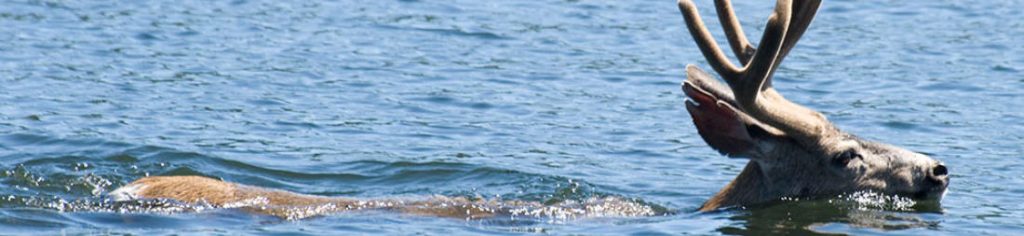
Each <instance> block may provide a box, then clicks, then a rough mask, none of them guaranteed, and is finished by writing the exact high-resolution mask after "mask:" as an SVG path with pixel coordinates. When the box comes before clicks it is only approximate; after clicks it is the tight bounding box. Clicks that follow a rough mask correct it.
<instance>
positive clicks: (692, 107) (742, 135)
mask: <svg viewBox="0 0 1024 236" xmlns="http://www.w3.org/2000/svg"><path fill="white" fill-rule="evenodd" d="M683 92H684V93H686V96H688V97H690V99H688V100H686V110H687V111H689V112H690V116H691V117H693V124H694V125H695V126H697V133H700V136H701V138H703V139H704V142H707V143H708V145H710V146H711V147H712V148H714V149H715V150H718V152H719V153H721V154H723V155H727V156H730V157H745V156H749V155H748V154H749V153H750V151H751V150H753V148H754V143H755V142H754V138H752V137H751V136H750V133H749V132H748V131H747V125H746V123H745V122H743V120H742V119H743V118H741V116H743V113H741V112H739V111H738V110H736V108H734V107H733V106H732V105H729V103H728V102H726V101H723V100H721V99H719V98H718V97H716V96H714V95H713V94H712V93H709V92H707V91H704V90H702V89H701V88H700V87H696V86H694V85H693V84H691V82H690V81H686V82H684V83H683Z"/></svg>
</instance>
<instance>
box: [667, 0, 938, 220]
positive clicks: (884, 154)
mask: <svg viewBox="0 0 1024 236" xmlns="http://www.w3.org/2000/svg"><path fill="white" fill-rule="evenodd" d="M820 4H821V1H820V0H779V1H778V2H777V3H776V5H775V10H774V12H773V13H772V14H771V16H770V17H769V18H768V24H767V25H766V26H765V30H764V34H763V35H762V37H761V41H760V43H759V44H758V46H757V48H755V47H753V46H752V45H751V44H750V42H748V41H747V39H746V36H745V35H744V34H743V31H742V29H741V27H740V23H739V21H738V20H737V18H736V15H735V13H734V12H733V10H732V6H731V4H730V2H729V1H728V0H716V1H715V8H716V10H717V13H718V18H719V20H720V22H721V23H722V28H723V29H724V30H725V35H726V37H727V38H728V41H729V45H730V46H731V47H732V49H733V52H734V53H735V54H736V57H737V58H738V59H739V61H740V62H741V63H742V64H741V65H742V66H741V67H740V66H736V65H733V63H732V62H731V61H729V59H728V58H727V57H726V55H725V53H723V52H722V50H721V49H720V48H719V47H718V45H717V43H716V42H715V40H714V39H713V38H712V36H711V33H709V32H708V30H707V28H706V27H705V26H704V23H703V22H702V20H701V19H700V15H699V14H698V12H697V8H696V6H695V5H694V4H693V2H692V1H691V0H680V1H679V10H680V11H681V12H682V14H683V18H684V20H685V22H686V26H687V29H688V30H689V31H690V34H691V35H692V36H693V39H694V41H695V42H696V43H697V47H699V48H700V51H701V53H702V54H703V55H704V57H705V58H706V59H707V61H708V64H710V65H711V68H712V69H714V71H715V72H717V73H718V74H719V75H720V76H721V77H722V79H723V80H725V82H726V85H722V84H721V83H719V82H718V81H716V80H715V79H713V78H712V76H711V75H709V74H708V73H706V72H704V71H703V70H701V69H699V68H697V66H695V65H688V66H687V67H686V75H687V80H686V81H685V82H683V86H682V87H683V92H684V93H685V94H686V96H688V97H689V98H690V99H689V100H687V102H686V109H687V110H688V111H689V113H690V116H691V117H692V118H693V123H694V125H695V126H696V127H697V131H698V133H700V135H701V137H702V138H704V141H705V142H707V143H708V145H710V146H711V147H712V148H714V149H716V150H718V151H719V152H721V153H722V154H725V155H728V156H733V157H745V158H749V159H750V161H749V162H748V163H747V166H746V167H745V168H744V169H743V171H741V172H740V174H739V175H738V176H737V177H736V178H735V179H734V180H733V181H732V182H731V183H729V184H728V185H726V186H725V187H724V188H722V190H721V191H719V192H718V193H717V194H715V195H714V196H713V197H711V199H710V200H708V201H707V202H705V203H704V204H703V206H701V208H700V210H702V211H709V210H714V209H718V208H722V207H729V206H743V205H753V204H760V203H766V202H770V201H774V200H779V199H781V198H787V197H790V198H800V197H814V196H836V195H839V194H844V193H853V192H860V191H873V192H879V193H883V194H891V195H898V196H904V197H912V198H918V199H922V198H924V199H937V198H941V196H942V194H943V193H945V190H946V186H947V185H948V184H949V179H948V176H947V169H946V167H945V166H944V165H942V164H941V163H939V162H938V161H935V160H933V159H931V158H929V157H927V156H925V155H923V154H919V153H914V152H911V151H907V150H904V149H902V148H899V147H895V146H891V145H886V144H881V143H877V142H872V141H868V140H864V139H861V138H858V137H856V136H854V135H851V134H848V133H845V132H842V131H840V130H839V129H838V128H836V127H835V126H834V125H832V123H830V122H829V121H828V120H827V119H826V118H825V116H824V115H822V114H821V113H818V112H816V111H814V110H811V109H809V108H806V107H803V106H801V105H798V104H796V103H793V102H790V101H789V100H787V99H786V98H784V97H782V95H781V94H779V93H778V91H776V90H775V89H774V88H773V86H772V81H771V80H772V76H773V74H774V72H775V70H776V69H778V66H779V63H781V62H782V60H783V59H784V58H785V57H786V55H787V54H788V53H789V51H790V50H791V49H792V48H793V46H795V45H796V42H797V40H799V39H800V36H802V35H803V33H804V31H805V30H806V29H807V27H808V26H809V25H810V23H811V20H812V19H813V18H814V14H815V13H816V11H817V9H818V6H820Z"/></svg>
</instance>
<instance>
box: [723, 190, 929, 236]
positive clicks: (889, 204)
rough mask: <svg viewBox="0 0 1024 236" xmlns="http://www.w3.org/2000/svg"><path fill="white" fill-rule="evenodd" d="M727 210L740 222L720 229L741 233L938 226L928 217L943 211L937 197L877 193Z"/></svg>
mask: <svg viewBox="0 0 1024 236" xmlns="http://www.w3.org/2000/svg"><path fill="white" fill-rule="evenodd" d="M724 211H726V212H736V213H737V214H736V215H735V216H732V217H730V219H733V220H735V221H737V222H736V224H733V225H729V226H725V227H721V228H719V229H718V231H719V232H721V233H725V234H740V235H762V234H764V233H766V232H771V233H775V234H786V235H793V234H809V233H822V234H845V233H849V232H858V231H861V232H868V233H870V232H886V231H893V230H906V229H914V228H922V229H937V228H938V227H939V224H940V220H936V219H934V218H935V217H929V216H930V215H940V214H942V208H941V206H940V205H939V202H937V201H934V200H926V201H915V200H913V199H910V198H905V197H899V196H887V195H883V194H878V193H874V192H857V193H853V194H849V195H843V196H838V197H834V198H825V199H784V200H781V201H779V202H777V203H773V204H768V205H764V206H757V207H748V208H741V209H728V210H724ZM717 214H721V213H717Z"/></svg>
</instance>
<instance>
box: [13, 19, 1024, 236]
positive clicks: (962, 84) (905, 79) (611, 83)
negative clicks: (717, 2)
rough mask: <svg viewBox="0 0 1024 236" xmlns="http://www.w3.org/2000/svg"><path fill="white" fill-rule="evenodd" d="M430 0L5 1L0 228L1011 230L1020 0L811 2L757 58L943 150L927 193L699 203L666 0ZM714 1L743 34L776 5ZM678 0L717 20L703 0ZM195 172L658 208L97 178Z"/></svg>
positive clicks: (886, 130)
mask: <svg viewBox="0 0 1024 236" xmlns="http://www.w3.org/2000/svg"><path fill="white" fill-rule="evenodd" d="M439 2H442V1H413V0H409V1H392V0H381V1H347V0H341V1H324V2H317V3H302V2H281V1H246V0H237V1H217V2H210V1H191V0H183V1H118V2H105V1H96V2H88V1H51V0H32V1H3V3H2V7H0V84H2V87H0V88H2V89H0V230H2V231H0V232H3V233H2V234H8V233H10V234H38V233H47V234H56V233H67V234H82V233H84V234H92V233H116V234H121V233H128V234H143V235H150V234H249V233H259V234H313V235H328V234H419V233H423V234H452V235H463V234H507V233H520V232H543V233H551V234H575V233H578V234H754V235H760V234H767V233H812V232H813V233H840V234H843V233H849V234H876V233H877V234H889V233H892V234H906V235H924V234H928V235H934V234H951V235H989V234H991V235H1004V234H1019V233H1021V232H1024V203H1022V201H1021V199H1022V197H1024V187H1022V186H1024V171H1022V170H1024V155H1022V153H1024V145H1022V144H1024V111H1021V107H1022V106H1024V99H1021V97H1020V95H1021V94H1022V93H1024V72H1022V70H1024V47H1022V46H1021V42H1022V41H1021V40H1022V36H1024V21H1022V20H1021V19H1024V12H1022V11H1024V2H1022V1H1014V0H1010V1H1002V0H996V1H952V0H938V1H838V0H834V1H825V2H824V4H823V6H822V8H821V10H820V12H819V14H818V17H817V18H816V20H815V22H814V24H813V25H812V26H811V28H810V30H809V31H808V32H807V34H806V35H804V37H803V40H801V41H800V44H799V46H797V47H796V48H795V50H794V51H793V53H792V54H790V56H789V57H788V59H787V60H786V61H785V63H783V64H782V66H781V68H780V69H779V72H778V73H777V74H776V86H777V87H778V88H779V89H780V90H781V91H782V93H783V94H785V95H787V97H788V98H790V99H791V100H794V101H796V102H799V103H802V104H806V105H807V106H810V107H813V108H815V109H819V110H821V111H822V112H823V113H825V114H826V115H828V116H829V117H830V119H831V120H833V121H834V122H835V123H837V125H838V126H839V127H841V128H843V129H845V130H847V131H850V132H851V133H855V134H858V135H860V136H862V137H865V138H869V139H875V140H880V141H884V142H888V143H892V144H896V145H900V146H904V147H908V148H910V149H912V150H916V151H920V152H924V153H929V154H931V155H932V156H933V157H935V158H936V159H939V160H941V161H943V162H945V163H946V165H947V166H949V168H950V173H951V178H952V183H951V185H950V186H949V192H948V194H947V195H946V197H945V198H944V199H943V200H942V201H941V204H919V203H915V202H913V201H909V202H907V201H906V199H890V198H886V197H884V196H870V195H854V196H837V197H834V198H830V199H819V200H807V199H805V200H789V201H785V202H782V203H779V204H773V205H769V206H762V207H754V208H747V209H729V210H724V211H718V212H712V213H697V212H694V210H695V209H696V208H697V207H698V206H700V204H701V203H702V202H703V201H704V200H706V199H707V198H708V197H710V196H711V195H712V194H713V193H715V192H716V191H718V190H719V188H721V187H722V186H724V185H725V184H726V183H727V182H728V181H729V180H731V179H732V177H734V176H735V175H736V174H737V173H738V172H739V170H740V169H741V168H742V167H743V166H744V164H745V162H744V161H743V160H741V159H729V158H726V157H722V156H720V155H718V154H717V153H716V152H715V151H713V150H712V149H711V148H709V147H707V146H706V145H705V144H704V142H703V141H702V140H701V139H700V137H699V136H698V135H697V132H696V130H695V129H694V127H693V125H692V123H691V121H690V118H689V116H688V114H687V113H686V111H685V109H684V106H683V101H684V98H683V95H682V93H681V91H680V89H679V83H680V82H681V81H683V79H684V78H685V74H684V71H683V70H684V66H685V65H686V64H688V63H695V64H698V65H700V66H702V67H703V68H705V69H707V68H708V66H707V64H706V63H705V61H704V59H703V58H702V56H701V55H700V53H699V52H698V51H697V49H696V47H695V46H694V43H693V42H692V40H691V38H690V36H689V35H688V34H687V33H686V31H685V28H684V25H683V20H682V17H681V16H680V14H679V12H678V9H677V8H676V5H675V2H674V1H518V0H517V1H443V2H444V3H439ZM735 4H736V6H735V7H736V10H737V13H738V14H739V15H740V19H741V21H743V22H744V24H745V27H746V31H747V32H748V33H751V34H759V32H760V29H761V28H762V27H763V22H764V20H765V19H766V18H767V15H768V13H769V12H770V10H771V9H770V8H771V7H772V6H773V4H771V3H768V2H767V1H737V3H735ZM698 5H700V7H701V10H702V14H703V15H704V18H705V20H706V21H708V22H709V24H710V25H709V27H711V30H712V32H714V33H715V34H716V36H717V37H718V38H719V39H724V38H723V37H722V34H721V30H720V28H719V27H718V25H717V23H715V22H716V21H715V20H714V18H713V17H714V11H713V8H712V7H711V5H712V4H711V2H710V1H698ZM749 36H750V37H751V38H752V39H756V38H758V37H759V36H758V35H749ZM720 42H723V43H724V40H720ZM730 55H731V54H730ZM192 174H194V175H204V176H210V177H215V178H221V179H224V180H228V181H232V182H239V183H244V184H249V185H256V186H263V187H271V188H279V189H285V190H290V191H295V192H301V193H307V194H316V195H325V196H344V197H359V198H375V197H414V196H430V195H444V196H466V197H473V198H477V197H481V198H485V199H499V198H500V199H506V200H525V201H539V202H545V203H558V202H565V201H574V200H575V201H579V200H585V199H589V198H592V197H603V196H615V197H622V198H627V199H632V201H635V202H638V203H642V204H645V205H647V206H651V207H654V208H658V209H663V211H661V214H660V215H659V216H653V217H637V218H628V217H627V218H618V217H610V218H609V217H604V218H600V217H598V218H583V219H571V220H557V221H554V220H545V219H537V220H534V221H524V222H523V223H514V224H509V223H508V222H507V221H493V220H460V219H446V218H434V217H420V216H410V215H403V214H397V213H389V212H355V213H341V214H330V215H326V216H320V217H312V218H307V219H303V220H296V221H289V220H282V219H277V218H273V217H267V216H259V215H251V214H247V213H245V212H242V211H237V210H231V209H195V208H187V207H186V208H181V207H179V208H174V209H170V208H166V207H164V208H160V206H149V207H147V206H145V205H133V206H131V207H128V206H125V205H119V204H113V203H110V202H107V201H106V200H105V199H106V198H105V195H104V194H105V193H107V192H109V191H111V190H113V189H115V188H117V187H119V186H122V185H124V184H126V183H128V182H131V181H132V180H134V179H137V178H140V177H143V176H147V175H192Z"/></svg>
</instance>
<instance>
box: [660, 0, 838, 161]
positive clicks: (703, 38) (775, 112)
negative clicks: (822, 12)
mask: <svg viewBox="0 0 1024 236" xmlns="http://www.w3.org/2000/svg"><path fill="white" fill-rule="evenodd" d="M820 4H821V1H820V0H796V3H795V4H794V2H793V0H779V1H778V2H777V3H776V5H775V11H774V12H773V13H772V14H771V16H769V17H768V23H767V26H766V27H765V30H764V34H763V35H762V36H761V41H760V43H759V44H758V46H757V48H754V47H753V46H751V45H750V43H749V42H748V41H747V39H746V37H745V36H744V34H743V31H742V29H741V28H740V23H739V20H737V19H736V15H735V13H734V12H733V10H732V6H731V4H730V3H729V1H728V0H716V4H715V7H716V8H717V11H718V14H719V20H720V21H721V22H722V25H723V28H724V29H725V31H726V33H725V35H726V36H727V37H728V39H729V43H730V45H731V46H732V48H733V51H735V52H736V56H737V57H738V58H739V59H740V62H742V63H743V67H737V66H735V65H733V64H732V62H730V61H729V59H728V58H726V56H725V54H724V53H723V52H722V50H721V49H720V48H719V47H718V44H716V43H715V40H714V38H713V37H712V36H711V33H710V32H708V30H707V27H705V26H704V22H703V21H702V20H701V18H700V14H699V13H698V12H697V7H696V6H695V5H694V4H693V2H692V1H691V0H680V1H679V10H680V11H681V12H682V13H683V18H684V19H685V20H686V26H687V28H688V29H689V31H690V34H691V35H693V39H694V41H696V42H697V47H699V48H700V50H701V53H703V54H704V57H705V58H707V60H708V63H709V64H711V67H712V68H713V69H714V70H715V71H716V72H718V74H719V75H721V76H722V78H723V79H724V80H725V81H726V83H728V84H729V87H730V88H731V90H732V92H733V94H734V95H735V98H736V102H737V104H738V105H739V108H740V109H741V110H743V111H744V112H745V113H747V114H749V115H750V116H751V117H754V118H756V119H758V120H759V121H761V122H764V123H765V124H768V125H770V126H773V127H775V128H778V129H780V130H782V131H783V132H785V133H786V134H788V135H790V136H792V137H794V138H796V139H798V140H800V141H801V142H802V143H805V144H808V145H812V146H819V147H822V146H828V145H823V143H821V142H829V140H831V139H828V138H826V136H827V135H830V134H832V133H836V132H829V131H832V130H835V128H834V127H832V125H831V123H829V122H828V120H827V119H825V117H824V116H823V115H821V114H820V113H818V112H816V111H814V110H811V109H809V108H806V107H803V106H800V105H798V104H796V103H793V102H790V101H789V100H787V99H785V98H784V97H782V95H781V94H779V93H778V92H777V91H775V89H774V88H772V85H771V76H772V74H773V73H774V71H775V69H777V68H778V64H779V63H780V62H782V59H783V58H784V57H785V56H786V55H787V54H788V53H789V50H790V49H792V48H793V46H795V45H796V42H797V41H798V40H799V39H800V36H801V35H803V33H804V31H805V30H806V29H807V27H808V26H809V25H810V22H811V20H812V19H813V18H814V14H815V12H816V11H817V8H818V6H819V5H820Z"/></svg>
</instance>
